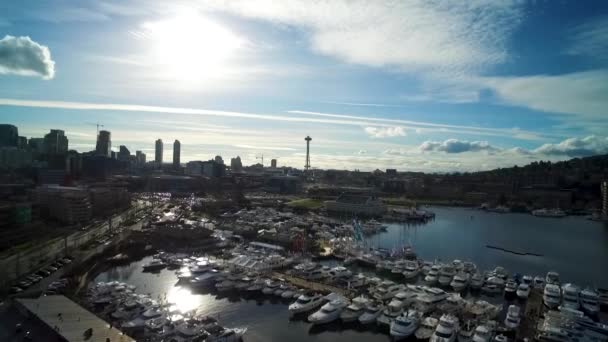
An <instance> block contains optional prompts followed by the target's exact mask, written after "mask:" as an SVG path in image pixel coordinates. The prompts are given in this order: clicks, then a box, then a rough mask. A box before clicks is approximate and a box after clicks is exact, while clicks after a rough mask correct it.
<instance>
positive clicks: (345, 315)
mask: <svg viewBox="0 0 608 342" xmlns="http://www.w3.org/2000/svg"><path fill="white" fill-rule="evenodd" d="M369 302H370V300H369V299H368V298H367V297H364V296H359V297H356V298H353V300H352V301H351V303H350V305H349V306H347V307H346V309H344V311H342V313H341V314H340V319H341V320H342V322H344V323H348V322H354V321H357V320H358V319H359V317H360V316H361V315H363V313H364V312H365V307H366V306H367V304H369Z"/></svg>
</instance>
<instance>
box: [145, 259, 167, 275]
mask: <svg viewBox="0 0 608 342" xmlns="http://www.w3.org/2000/svg"><path fill="white" fill-rule="evenodd" d="M165 267H167V264H166V263H164V262H163V261H162V260H160V259H152V261H150V262H149V263H147V264H144V266H143V269H144V272H152V271H159V270H162V269H163V268H165Z"/></svg>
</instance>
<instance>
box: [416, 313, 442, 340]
mask: <svg viewBox="0 0 608 342" xmlns="http://www.w3.org/2000/svg"><path fill="white" fill-rule="evenodd" d="M437 324H439V320H438V319H437V318H435V317H426V318H425V319H423V320H422V323H420V326H419V327H418V329H417V330H416V333H415V334H414V335H415V336H416V339H418V340H428V339H429V338H431V336H432V335H433V333H434V332H435V329H437Z"/></svg>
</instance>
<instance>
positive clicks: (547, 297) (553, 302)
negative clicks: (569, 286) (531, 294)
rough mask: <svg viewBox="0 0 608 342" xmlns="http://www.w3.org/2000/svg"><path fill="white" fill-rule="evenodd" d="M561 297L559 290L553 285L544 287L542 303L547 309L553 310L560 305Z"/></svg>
mask: <svg viewBox="0 0 608 342" xmlns="http://www.w3.org/2000/svg"><path fill="white" fill-rule="evenodd" d="M561 299H562V295H561V289H560V287H559V286H557V285H555V284H547V285H545V291H544V292H543V302H544V303H545V306H547V307H548V308H549V309H555V308H557V307H558V306H559V304H560V303H561Z"/></svg>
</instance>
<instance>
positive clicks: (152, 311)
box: [141, 305, 165, 319]
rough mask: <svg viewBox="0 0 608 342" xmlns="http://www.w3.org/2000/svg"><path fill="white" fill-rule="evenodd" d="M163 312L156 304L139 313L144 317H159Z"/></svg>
mask: <svg viewBox="0 0 608 342" xmlns="http://www.w3.org/2000/svg"><path fill="white" fill-rule="evenodd" d="M164 313H165V312H164V311H163V310H162V309H161V308H160V307H159V306H158V305H153V306H152V307H150V308H149V309H147V310H146V311H144V312H143V313H142V314H141V315H142V317H143V318H144V319H150V318H156V317H160V316H162V315H163V314H164Z"/></svg>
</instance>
